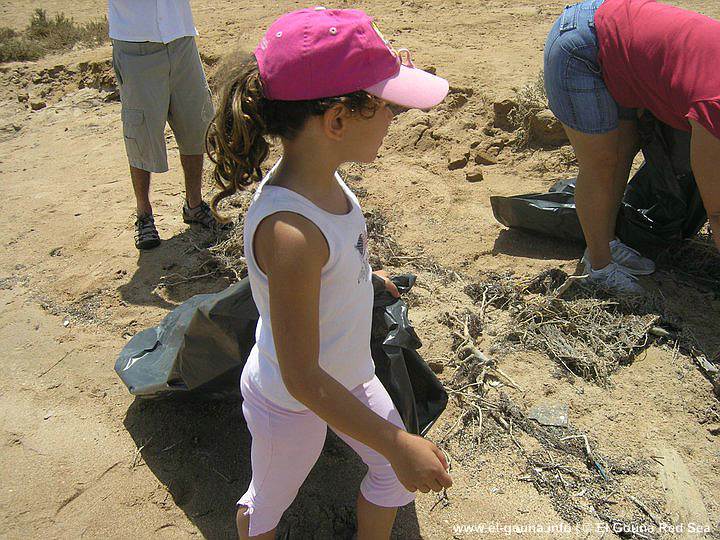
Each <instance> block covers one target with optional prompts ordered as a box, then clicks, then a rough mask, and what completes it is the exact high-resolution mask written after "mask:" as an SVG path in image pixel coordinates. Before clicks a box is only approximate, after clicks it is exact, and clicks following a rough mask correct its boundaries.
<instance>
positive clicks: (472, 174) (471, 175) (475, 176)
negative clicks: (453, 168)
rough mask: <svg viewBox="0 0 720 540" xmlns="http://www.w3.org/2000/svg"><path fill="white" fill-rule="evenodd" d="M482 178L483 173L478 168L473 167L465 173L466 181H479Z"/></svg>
mask: <svg viewBox="0 0 720 540" xmlns="http://www.w3.org/2000/svg"><path fill="white" fill-rule="evenodd" d="M482 179H483V173H482V171H481V170H480V169H473V170H472V171H468V172H466V173H465V180H467V181H468V182H480V181H481V180H482Z"/></svg>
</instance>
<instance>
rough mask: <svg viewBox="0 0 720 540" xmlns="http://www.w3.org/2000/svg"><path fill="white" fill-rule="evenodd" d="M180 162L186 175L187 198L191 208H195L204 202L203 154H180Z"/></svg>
mask: <svg viewBox="0 0 720 540" xmlns="http://www.w3.org/2000/svg"><path fill="white" fill-rule="evenodd" d="M180 163H182V168H183V173H184V175H185V199H186V200H187V204H188V206H189V207H190V208H195V207H197V206H199V205H200V203H201V202H202V172H203V155H202V154H195V155H190V156H186V155H184V154H180Z"/></svg>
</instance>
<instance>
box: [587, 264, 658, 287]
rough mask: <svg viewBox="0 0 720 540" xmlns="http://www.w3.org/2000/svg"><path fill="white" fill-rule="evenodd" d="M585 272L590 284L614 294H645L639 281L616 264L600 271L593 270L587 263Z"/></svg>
mask: <svg viewBox="0 0 720 540" xmlns="http://www.w3.org/2000/svg"><path fill="white" fill-rule="evenodd" d="M585 270H586V271H587V274H588V280H589V281H590V282H592V283H593V284H595V285H598V286H600V287H603V288H605V289H608V290H610V291H612V292H615V293H619V294H634V295H643V294H645V289H644V288H643V286H642V285H640V283H638V279H637V278H636V277H635V276H633V275H632V274H631V273H630V272H628V271H627V269H626V268H625V267H623V266H620V265H619V264H617V263H615V262H611V263H610V264H608V265H607V266H606V267H605V268H601V269H600V270H593V269H592V268H591V267H590V264H589V263H585Z"/></svg>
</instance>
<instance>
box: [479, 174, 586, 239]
mask: <svg viewBox="0 0 720 540" xmlns="http://www.w3.org/2000/svg"><path fill="white" fill-rule="evenodd" d="M490 205H491V206H492V211H493V215H494V216H495V219H496V220H498V221H499V222H500V223H502V224H503V225H505V226H506V227H510V228H515V229H523V230H525V231H528V232H533V233H540V234H543V235H546V236H554V237H556V238H563V239H566V240H577V241H579V242H584V241H585V237H584V236H583V232H582V227H580V221H578V217H577V212H576V211H575V180H574V179H573V180H560V182H558V183H556V184H555V185H554V186H553V187H551V188H550V191H549V192H548V193H529V194H527V195H514V196H512V197H500V196H493V197H490Z"/></svg>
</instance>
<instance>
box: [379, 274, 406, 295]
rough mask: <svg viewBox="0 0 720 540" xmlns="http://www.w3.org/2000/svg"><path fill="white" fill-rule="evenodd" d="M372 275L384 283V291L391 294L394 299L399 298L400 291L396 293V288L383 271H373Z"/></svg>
mask: <svg viewBox="0 0 720 540" xmlns="http://www.w3.org/2000/svg"><path fill="white" fill-rule="evenodd" d="M373 274H375V275H376V276H378V277H379V278H381V279H382V280H383V281H384V282H385V290H386V291H388V292H389V293H390V294H392V295H393V296H394V297H395V298H400V291H398V288H397V287H396V286H395V284H394V283H393V282H392V280H391V279H390V275H389V274H388V273H387V272H386V271H385V270H375V271H374V272H373Z"/></svg>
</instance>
